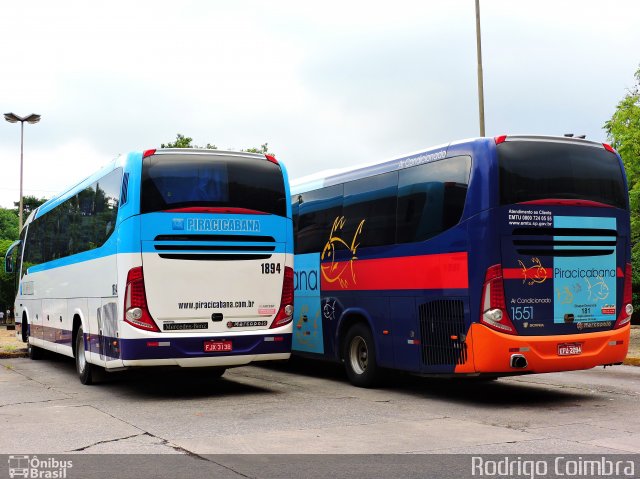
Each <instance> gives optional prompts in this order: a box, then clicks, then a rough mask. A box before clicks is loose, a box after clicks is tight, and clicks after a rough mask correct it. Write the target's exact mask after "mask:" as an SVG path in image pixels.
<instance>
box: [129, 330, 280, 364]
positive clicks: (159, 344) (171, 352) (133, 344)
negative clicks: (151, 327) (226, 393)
mask: <svg viewBox="0 0 640 479" xmlns="http://www.w3.org/2000/svg"><path fill="white" fill-rule="evenodd" d="M227 339H228V341H227ZM223 340H224V341H226V342H230V344H231V348H232V349H231V351H216V352H206V351H205V343H206V342H209V341H216V342H221V341H223ZM120 347H121V350H120V354H121V356H120V358H121V359H122V365H123V366H124V367H133V366H182V367H208V366H234V365H243V364H249V363H250V362H253V361H271V360H280V359H288V358H289V356H290V355H291V334H260V335H247V336H233V337H229V338H219V337H203V336H200V337H188V338H185V337H170V338H167V337H158V338H153V339H121V340H120Z"/></svg>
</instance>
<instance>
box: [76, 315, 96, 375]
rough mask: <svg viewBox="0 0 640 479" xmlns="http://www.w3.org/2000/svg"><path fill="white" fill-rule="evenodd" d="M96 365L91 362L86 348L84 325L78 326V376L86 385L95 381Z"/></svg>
mask: <svg viewBox="0 0 640 479" xmlns="http://www.w3.org/2000/svg"><path fill="white" fill-rule="evenodd" d="M94 369H95V368H94V366H93V364H89V362H88V361H87V356H86V354H85V349H84V331H83V330H82V325H80V327H79V328H78V333H77V334H76V371H78V377H79V378H80V382H81V383H82V384H85V385H89V384H93V383H94V371H93V370H94Z"/></svg>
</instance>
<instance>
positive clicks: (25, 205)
mask: <svg viewBox="0 0 640 479" xmlns="http://www.w3.org/2000/svg"><path fill="white" fill-rule="evenodd" d="M46 201H47V199H46V198H36V197H35V196H31V195H27V196H23V197H22V221H26V220H27V218H28V217H29V215H30V214H31V212H32V211H34V210H35V209H36V208H37V207H38V206H40V205H41V204H42V203H44V202H46ZM13 206H15V209H14V213H15V215H16V218H17V217H18V208H20V202H19V201H14V202H13ZM17 237H18V236H17V235H16V238H17Z"/></svg>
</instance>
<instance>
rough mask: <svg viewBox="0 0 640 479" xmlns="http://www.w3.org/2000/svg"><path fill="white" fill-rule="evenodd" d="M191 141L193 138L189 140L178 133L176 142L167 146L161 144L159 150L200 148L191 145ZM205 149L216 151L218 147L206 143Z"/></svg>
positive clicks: (171, 142)
mask: <svg viewBox="0 0 640 479" xmlns="http://www.w3.org/2000/svg"><path fill="white" fill-rule="evenodd" d="M192 141H193V138H190V137H188V136H184V135H182V134H180V133H178V134H177V135H176V140H175V141H170V142H169V143H167V144H164V143H161V144H160V148H201V147H200V146H198V145H193V144H192V143H191V142H192ZM205 148H206V149H207V150H217V149H218V147H217V146H216V145H212V144H211V143H207V146H205Z"/></svg>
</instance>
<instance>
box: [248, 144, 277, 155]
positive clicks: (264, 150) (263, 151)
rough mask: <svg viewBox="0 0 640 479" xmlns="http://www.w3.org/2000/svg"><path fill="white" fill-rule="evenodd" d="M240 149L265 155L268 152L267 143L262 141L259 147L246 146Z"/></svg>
mask: <svg viewBox="0 0 640 479" xmlns="http://www.w3.org/2000/svg"><path fill="white" fill-rule="evenodd" d="M242 151H246V152H247V153H261V154H263V155H266V154H267V153H269V143H263V144H262V145H261V146H260V148H247V149H246V150H242ZM272 154H273V153H272Z"/></svg>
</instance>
